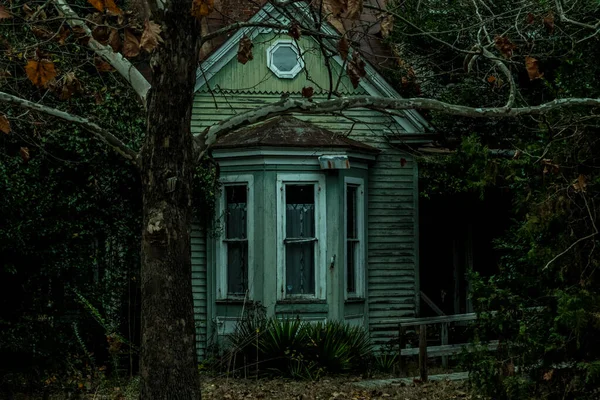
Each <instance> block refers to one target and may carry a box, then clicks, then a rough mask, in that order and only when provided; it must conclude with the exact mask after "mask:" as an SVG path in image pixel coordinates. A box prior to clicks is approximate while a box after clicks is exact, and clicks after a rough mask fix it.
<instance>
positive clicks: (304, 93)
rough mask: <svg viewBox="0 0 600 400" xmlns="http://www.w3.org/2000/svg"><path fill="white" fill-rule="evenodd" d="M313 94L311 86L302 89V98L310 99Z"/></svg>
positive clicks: (313, 90)
mask: <svg viewBox="0 0 600 400" xmlns="http://www.w3.org/2000/svg"><path fill="white" fill-rule="evenodd" d="M314 94H315V89H314V88H313V87H312V86H305V87H303V88H302V97H306V98H307V99H310V98H311V97H313V95H314Z"/></svg>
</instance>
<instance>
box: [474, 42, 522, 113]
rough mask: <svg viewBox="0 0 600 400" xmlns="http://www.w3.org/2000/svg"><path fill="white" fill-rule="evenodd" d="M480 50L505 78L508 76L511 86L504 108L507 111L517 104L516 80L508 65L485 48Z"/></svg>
mask: <svg viewBox="0 0 600 400" xmlns="http://www.w3.org/2000/svg"><path fill="white" fill-rule="evenodd" d="M480 49H481V52H482V54H483V56H484V57H486V58H488V59H489V60H490V61H492V62H493V63H494V64H495V65H496V66H497V67H498V68H499V69H500V71H502V73H503V74H504V76H506V79H508V85H509V88H510V91H509V93H508V100H507V101H506V105H505V106H504V107H505V108H507V109H508V108H510V107H512V106H513V104H514V103H515V98H516V96H517V85H516V83H515V79H514V78H513V75H512V74H511V72H510V70H509V69H508V67H507V66H506V64H504V62H503V61H502V60H500V59H499V58H498V57H496V56H494V55H493V54H492V53H490V52H489V51H488V50H486V49H485V48H484V47H481V48H480Z"/></svg>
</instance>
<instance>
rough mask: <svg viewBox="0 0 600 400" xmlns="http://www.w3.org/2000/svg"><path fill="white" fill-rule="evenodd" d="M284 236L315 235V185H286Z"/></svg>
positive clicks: (302, 236) (288, 237)
mask: <svg viewBox="0 0 600 400" xmlns="http://www.w3.org/2000/svg"><path fill="white" fill-rule="evenodd" d="M285 202H286V207H285V208H286V227H285V232H286V238H287V239H290V238H314V237H315V185H313V184H310V185H286V188H285Z"/></svg>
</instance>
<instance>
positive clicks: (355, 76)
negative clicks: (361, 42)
mask: <svg viewBox="0 0 600 400" xmlns="http://www.w3.org/2000/svg"><path fill="white" fill-rule="evenodd" d="M365 66H366V65H365V62H364V61H363V60H362V58H361V56H360V54H359V53H358V52H357V51H354V52H353V53H352V56H351V59H350V62H348V65H347V66H346V73H347V74H348V77H349V78H350V82H352V86H353V87H354V89H356V88H357V87H358V84H359V82H360V78H363V77H364V76H365V75H366V74H367V72H366V71H365Z"/></svg>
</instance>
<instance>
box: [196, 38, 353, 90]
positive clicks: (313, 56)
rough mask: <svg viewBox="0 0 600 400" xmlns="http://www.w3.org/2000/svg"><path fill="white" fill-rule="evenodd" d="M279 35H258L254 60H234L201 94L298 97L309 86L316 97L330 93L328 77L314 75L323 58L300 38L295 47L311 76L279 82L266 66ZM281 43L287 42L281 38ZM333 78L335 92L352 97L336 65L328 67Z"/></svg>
mask: <svg viewBox="0 0 600 400" xmlns="http://www.w3.org/2000/svg"><path fill="white" fill-rule="evenodd" d="M281 39H282V37H281V36H280V35H275V34H273V33H265V34H260V35H258V36H257V37H256V38H255V39H254V40H253V43H254V47H253V48H252V53H253V55H254V59H253V60H252V61H249V62H248V63H247V64H245V65H244V64H240V63H239V62H237V60H232V62H229V63H228V64H227V65H225V66H223V67H222V68H221V70H220V71H219V73H218V74H216V75H215V76H213V77H212V78H211V79H209V81H208V85H205V86H204V87H202V88H200V92H204V93H208V92H209V91H210V90H218V91H233V92H235V93H236V94H239V93H252V94H255V93H266V94H269V93H271V94H275V93H276V94H277V95H279V94H280V93H286V92H287V93H301V92H302V88H303V87H306V86H311V87H313V88H314V90H315V93H323V92H325V93H327V92H328V91H329V76H328V74H322V73H316V74H315V73H313V72H311V71H319V70H321V69H322V68H323V65H324V63H325V61H324V59H323V54H322V52H321V50H320V48H319V47H318V46H319V45H318V43H316V42H315V41H314V39H312V38H310V37H308V36H303V37H301V38H300V39H299V40H298V45H299V46H300V48H301V49H302V51H303V52H304V53H303V57H302V59H303V60H304V64H305V70H306V71H309V72H310V76H309V75H308V74H307V73H305V72H300V73H299V74H298V75H297V76H296V77H295V78H294V79H279V78H277V77H276V76H275V75H274V74H273V72H271V70H270V69H269V68H268V66H267V49H268V48H269V47H270V46H271V45H272V44H273V43H275V42H276V41H278V40H281ZM283 39H287V38H286V37H283ZM331 69H332V74H333V76H334V79H335V80H336V82H337V79H338V78H339V77H340V75H341V77H342V78H341V81H340V84H339V86H338V91H339V92H340V93H342V94H352V93H355V90H354V89H353V88H352V83H351V82H350V79H349V78H348V76H347V75H346V74H345V73H341V74H340V72H341V71H342V69H341V67H340V65H339V64H337V63H335V62H332V63H331Z"/></svg>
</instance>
